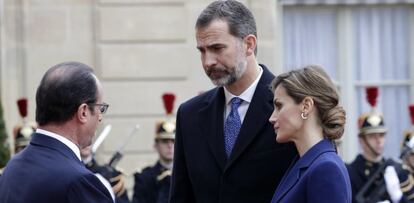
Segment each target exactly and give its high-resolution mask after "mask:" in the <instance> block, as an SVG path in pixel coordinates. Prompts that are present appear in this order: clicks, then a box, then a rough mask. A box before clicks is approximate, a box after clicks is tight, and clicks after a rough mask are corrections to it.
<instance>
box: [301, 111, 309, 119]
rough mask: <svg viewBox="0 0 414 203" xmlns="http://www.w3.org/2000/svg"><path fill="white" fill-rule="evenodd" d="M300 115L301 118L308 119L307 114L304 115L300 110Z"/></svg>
mask: <svg viewBox="0 0 414 203" xmlns="http://www.w3.org/2000/svg"><path fill="white" fill-rule="evenodd" d="M300 117H302V119H303V120H306V119H308V116H305V112H302V113H301V114H300Z"/></svg>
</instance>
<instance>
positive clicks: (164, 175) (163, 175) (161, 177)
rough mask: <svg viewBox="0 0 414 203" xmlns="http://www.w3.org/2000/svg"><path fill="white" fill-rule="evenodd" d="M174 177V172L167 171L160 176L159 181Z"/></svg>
mask: <svg viewBox="0 0 414 203" xmlns="http://www.w3.org/2000/svg"><path fill="white" fill-rule="evenodd" d="M171 175H172V171H171V170H169V169H168V170H165V171H164V172H162V173H161V174H160V175H158V176H157V181H161V180H163V179H164V178H165V177H167V176H171Z"/></svg>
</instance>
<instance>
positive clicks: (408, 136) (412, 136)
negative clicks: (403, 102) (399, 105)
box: [401, 104, 414, 174]
mask: <svg viewBox="0 0 414 203" xmlns="http://www.w3.org/2000/svg"><path fill="white" fill-rule="evenodd" d="M408 109H409V112H410V118H411V124H412V126H411V129H409V130H406V131H405V132H404V133H403V135H404V138H403V142H402V147H401V159H402V160H403V162H404V164H405V165H406V166H408V169H409V170H410V172H411V174H414V104H412V105H410V106H409V107H408Z"/></svg>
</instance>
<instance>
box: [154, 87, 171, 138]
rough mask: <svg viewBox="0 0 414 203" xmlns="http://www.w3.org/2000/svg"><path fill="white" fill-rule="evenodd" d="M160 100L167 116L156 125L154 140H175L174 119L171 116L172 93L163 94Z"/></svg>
mask: <svg viewBox="0 0 414 203" xmlns="http://www.w3.org/2000/svg"><path fill="white" fill-rule="evenodd" d="M162 100H163V102H164V108H165V111H166V113H167V116H166V118H165V119H163V120H160V121H158V122H157V123H156V133H155V140H160V139H175V118H174V117H173V115H172V111H173V109H174V101H175V95H174V94H172V93H165V94H163V95H162Z"/></svg>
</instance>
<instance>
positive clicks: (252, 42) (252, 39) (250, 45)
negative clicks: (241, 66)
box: [244, 35, 257, 56]
mask: <svg viewBox="0 0 414 203" xmlns="http://www.w3.org/2000/svg"><path fill="white" fill-rule="evenodd" d="M244 43H245V44H246V48H247V49H246V55H247V56H250V55H252V54H254V50H255V49H256V45H257V38H256V36H254V35H247V36H246V37H244Z"/></svg>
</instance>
